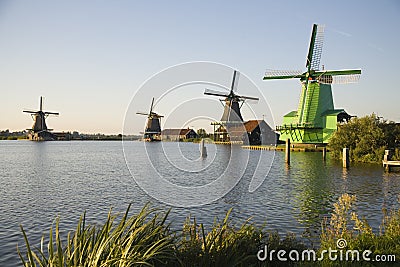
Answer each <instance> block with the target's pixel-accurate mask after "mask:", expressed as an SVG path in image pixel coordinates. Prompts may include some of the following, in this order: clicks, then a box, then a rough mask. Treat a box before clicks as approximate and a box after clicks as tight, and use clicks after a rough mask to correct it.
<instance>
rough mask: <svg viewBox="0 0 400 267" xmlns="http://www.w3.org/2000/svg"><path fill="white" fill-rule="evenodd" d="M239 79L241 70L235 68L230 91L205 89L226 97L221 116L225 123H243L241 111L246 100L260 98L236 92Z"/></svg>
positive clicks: (209, 93)
mask: <svg viewBox="0 0 400 267" xmlns="http://www.w3.org/2000/svg"><path fill="white" fill-rule="evenodd" d="M238 81H239V72H237V71H236V70H235V71H234V72H233V79H232V85H231V90H230V92H229V93H224V92H219V91H214V90H210V89H206V90H205V91H204V94H205V95H214V96H221V97H225V107H224V113H223V114H222V118H221V122H222V123H223V124H229V123H238V122H239V123H242V122H243V117H242V114H241V112H240V108H241V107H242V106H243V104H244V101H245V100H247V99H249V100H258V98H257V97H249V96H241V95H238V94H236V93H235V92H236V91H237V84H238ZM240 102H242V103H241V105H240V104H239V103H240Z"/></svg>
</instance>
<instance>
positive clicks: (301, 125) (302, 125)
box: [276, 122, 322, 131]
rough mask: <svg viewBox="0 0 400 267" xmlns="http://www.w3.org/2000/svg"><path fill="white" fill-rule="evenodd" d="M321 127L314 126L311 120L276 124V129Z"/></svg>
mask: <svg viewBox="0 0 400 267" xmlns="http://www.w3.org/2000/svg"><path fill="white" fill-rule="evenodd" d="M310 128H312V129H322V127H319V126H316V125H315V124H314V123H312V122H304V123H291V124H283V125H279V126H276V130H277V131H281V130H291V129H310Z"/></svg>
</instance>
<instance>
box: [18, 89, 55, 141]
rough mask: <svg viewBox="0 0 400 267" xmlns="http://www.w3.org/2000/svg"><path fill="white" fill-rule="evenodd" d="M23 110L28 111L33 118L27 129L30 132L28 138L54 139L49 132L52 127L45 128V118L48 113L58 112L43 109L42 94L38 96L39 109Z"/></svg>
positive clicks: (39, 139)
mask: <svg viewBox="0 0 400 267" xmlns="http://www.w3.org/2000/svg"><path fill="white" fill-rule="evenodd" d="M23 112H25V113H30V114H31V116H32V118H33V121H34V123H33V126H32V129H28V130H30V131H31V132H32V133H31V138H30V139H32V140H36V141H43V140H54V139H55V137H54V136H53V134H52V133H50V131H52V129H48V128H47V125H46V118H47V117H48V116H49V115H59V113H58V112H48V111H43V97H42V96H41V97H40V103H39V110H37V111H31V110H24V111H23Z"/></svg>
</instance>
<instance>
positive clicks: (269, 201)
mask: <svg viewBox="0 0 400 267" xmlns="http://www.w3.org/2000/svg"><path fill="white" fill-rule="evenodd" d="M124 144H125V147H124V148H123V145H122V143H121V142H117V141H110V142H106V141H97V142H96V141H73V142H41V143H36V142H29V141H0V184H1V186H0V211H1V213H0V266H17V265H20V262H19V258H18V254H17V250H16V247H17V244H18V246H20V247H23V246H24V241H23V236H22V234H21V232H20V228H19V225H20V224H21V225H22V226H23V227H24V228H25V230H26V232H27V235H28V238H29V239H30V241H31V244H34V245H38V244H39V242H40V238H41V236H42V234H43V233H45V234H46V235H47V234H48V230H49V228H50V226H51V225H52V224H53V223H54V219H55V218H56V217H57V216H59V217H60V221H61V223H60V228H61V229H62V230H64V231H69V230H73V229H74V228H75V226H76V223H77V221H78V219H79V216H80V215H81V214H82V213H83V212H84V211H86V216H87V218H88V221H89V222H90V223H101V222H103V221H104V220H105V218H106V216H107V213H108V211H109V209H110V208H111V207H112V208H113V210H114V211H115V212H119V211H124V210H125V209H126V208H127V206H128V204H129V203H132V204H133V205H132V209H133V210H134V211H137V210H140V209H141V208H142V207H143V206H144V205H145V204H146V203H148V202H150V203H151V205H152V206H153V207H158V208H161V209H164V210H166V209H168V208H170V207H171V206H170V205H169V204H165V203H164V202H162V201H159V200H157V199H163V197H164V195H166V196H168V199H169V200H170V202H168V201H167V203H172V205H173V206H172V212H171V215H170V220H171V221H172V227H174V228H176V229H180V228H181V227H182V223H183V222H184V220H185V218H186V217H187V216H188V215H189V214H191V215H192V216H195V217H196V219H197V221H198V222H203V223H204V224H206V225H208V226H209V225H211V224H212V223H213V220H214V218H219V219H222V218H223V217H224V214H225V213H226V211H227V210H228V209H229V208H231V207H233V213H232V218H234V219H235V221H239V222H242V221H243V220H245V219H247V218H249V217H253V221H254V222H256V223H257V224H260V225H261V224H263V223H266V227H267V228H268V229H276V230H278V231H279V232H280V233H286V232H287V231H290V232H294V233H296V234H297V235H298V236H301V235H303V234H305V233H307V235H310V234H311V236H314V237H316V236H317V235H318V231H319V229H320V223H321V220H322V219H323V217H324V216H326V215H328V214H329V213H330V212H331V210H332V203H334V202H335V201H336V200H337V198H338V196H340V195H341V194H342V193H349V194H356V195H357V200H358V202H357V210H358V212H359V214H360V215H361V216H365V217H366V219H367V220H368V222H369V223H370V224H371V225H372V227H373V228H374V229H375V230H377V229H378V226H379V225H380V223H381V219H382V212H381V210H382V208H388V209H390V208H397V207H398V205H399V203H398V198H399V194H400V173H399V172H393V173H389V174H388V173H385V172H384V170H383V168H382V167H381V166H380V165H367V164H365V165H356V166H352V167H351V168H350V169H349V170H347V171H344V170H343V169H342V168H341V165H340V162H338V161H334V160H331V159H330V158H329V153H328V157H327V160H326V162H324V161H323V160H322V155H321V153H302V152H296V153H294V152H293V153H292V155H291V166H290V168H286V167H285V164H284V153H283V152H276V153H275V152H272V151H265V152H261V151H248V150H246V151H245V150H243V149H241V148H240V147H238V148H234V149H232V150H230V149H229V147H227V146H221V145H220V146H215V145H211V144H207V149H208V157H207V158H206V159H203V160H198V157H199V146H198V144H192V143H151V144H145V145H144V144H143V143H141V142H134V141H131V142H125V143H124ZM144 148H145V151H146V153H147V155H146V154H144V152H143V151H144V150H143V149H144ZM165 151H166V152H165ZM124 153H125V154H124ZM149 155H150V156H149ZM165 155H166V156H165ZM180 157H183V158H184V159H185V160H187V164H186V163H185V161H184V160H183V161H180V160H179V158H180ZM264 158H265V159H266V160H265V161H263V160H264ZM125 159H126V160H125ZM229 159H230V162H231V164H232V166H231V167H230V169H229V171H225V170H226V169H227V164H229V163H228V161H229ZM227 160H228V161H227ZM243 160H245V161H246V165H245V167H244V168H241V167H240V166H241V162H243ZM259 161H260V164H258V171H260V173H261V174H263V173H265V174H267V173H268V175H264V176H263V177H262V179H261V180H260V177H259V178H258V180H257V181H258V182H259V184H261V185H260V186H259V187H258V188H257V189H256V190H255V191H254V192H249V185H250V184H251V181H252V179H253V176H254V172H255V168H256V166H257V163H258V162H259ZM149 162H151V165H152V166H153V167H154V168H152V167H151V166H150V165H149ZM127 163H128V164H127ZM270 163H272V166H271V168H270V170H269V167H270V165H271V164H270ZM171 164H172V165H173V167H171V166H170V165H171ZM179 164H182V166H179ZM128 166H129V169H128ZM130 170H131V172H132V174H133V175H134V176H135V179H136V180H135V179H134V178H133V177H132V175H131V172H130ZM268 170H269V172H268ZM155 171H156V172H155ZM230 171H231V172H232V173H230ZM233 172H234V173H233ZM156 173H159V174H161V175H162V177H164V178H165V179H166V180H168V181H169V182H170V183H172V184H175V185H179V186H186V187H190V186H202V185H206V184H208V183H210V182H212V181H213V180H214V179H216V177H219V176H221V175H225V176H226V177H227V178H229V176H230V175H232V177H233V176H235V173H241V179H240V180H238V182H237V183H236V182H235V181H231V180H227V181H228V182H227V183H228V184H229V183H232V184H229V186H231V185H232V186H233V189H232V190H230V191H229V192H228V193H227V194H225V195H224V196H222V197H221V198H216V199H215V200H214V199H212V200H211V201H208V202H209V203H207V204H205V205H202V206H194V207H187V206H190V203H189V202H190V201H189V202H188V200H187V197H188V196H184V195H183V194H184V191H182V196H181V195H179V192H178V193H177V192H174V191H173V189H170V188H168V187H165V190H163V188H161V189H160V188H159V189H157V190H158V191H156V192H155V193H156V195H158V196H160V198H158V197H157V198H153V197H151V196H149V195H148V194H147V193H146V192H145V190H146V189H145V190H144V189H142V188H146V187H147V186H150V187H152V186H154V185H152V184H151V183H155V180H154V177H155V174H156ZM264 178H265V179H264ZM138 181H139V184H140V185H141V186H139V185H138V183H137V182H138ZM229 186H228V187H227V188H228V189H230V187H229ZM155 187H156V188H157V187H159V185H158V186H155ZM223 187H224V185H223V184H222V185H217V186H214V187H211V189H207V190H208V193H209V194H207V195H213V194H214V193H216V192H213V190H214V191H218V190H223V189H224V188H223ZM225 189H226V188H225ZM171 190H172V191H171ZM146 191H147V190H146ZM147 192H148V191H147ZM199 192H201V191H199ZM217 193H218V192H217ZM153 194H154V192H153ZM174 194H175V195H174ZM216 195H218V194H216ZM153 196H154V195H153ZM203 197H204V199H206V198H207V196H206V195H205V194H204V193H201V194H200V193H199V195H197V196H196V195H193V201H194V199H202V198H203ZM185 199H186V200H185ZM179 200H182V201H186V202H184V205H181V206H180V205H175V204H174V203H175V202H179ZM196 203H197V202H196ZM188 204H189V205H188ZM177 206H180V207H177ZM182 206H183V207H182ZM185 206H186V207H185Z"/></svg>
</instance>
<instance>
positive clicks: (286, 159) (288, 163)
mask: <svg viewBox="0 0 400 267" xmlns="http://www.w3.org/2000/svg"><path fill="white" fill-rule="evenodd" d="M285 162H286V164H287V165H290V139H289V138H288V139H286V149H285Z"/></svg>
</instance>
